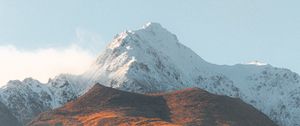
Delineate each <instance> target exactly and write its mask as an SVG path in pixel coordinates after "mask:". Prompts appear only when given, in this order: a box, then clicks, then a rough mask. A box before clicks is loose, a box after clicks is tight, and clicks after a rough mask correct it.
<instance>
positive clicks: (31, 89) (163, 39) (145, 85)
mask: <svg viewBox="0 0 300 126" xmlns="http://www.w3.org/2000/svg"><path fill="white" fill-rule="evenodd" d="M299 81H300V77H299V75H298V74H296V73H294V72H292V71H290V70H287V69H281V68H276V67H273V66H271V65H267V64H258V63H250V64H237V65H234V66H226V65H215V64H211V63H208V62H206V61H204V60H203V59H202V58H201V57H199V56H198V55H197V54H196V53H194V52H193V51H192V50H191V49H189V48H188V47H186V46H184V45H182V44H180V43H179V41H178V40H177V38H176V36H175V35H174V34H172V33H170V32H169V31H167V30H166V29H164V28H163V27H162V26H161V25H160V24H158V23H148V24H146V25H145V26H144V27H143V28H141V29H139V30H134V31H125V32H122V33H120V34H118V35H117V36H116V37H115V38H114V39H113V40H112V42H111V43H110V44H109V45H108V46H107V48H106V49H105V50H104V51H103V52H102V53H101V54H100V56H99V57H98V58H97V60H96V62H95V63H94V64H93V65H92V66H91V68H90V69H89V70H87V71H86V72H85V73H84V74H82V75H80V76H73V75H59V76H57V77H56V78H54V79H51V80H49V82H48V83H47V84H41V83H39V82H38V81H35V80H32V79H28V80H24V81H23V82H20V81H11V82H9V83H8V85H7V86H5V87H3V88H2V89H1V92H0V95H1V99H2V101H3V103H4V104H6V105H7V106H8V108H10V109H11V110H12V111H13V114H14V115H15V116H16V117H17V118H18V119H19V120H21V121H22V122H23V123H24V122H27V121H28V119H30V118H31V117H33V116H35V115H36V114H37V113H39V112H42V111H44V110H47V109H51V108H55V107H58V106H61V105H62V104H64V103H66V102H67V101H69V100H72V99H74V98H76V97H78V96H79V95H81V94H83V93H85V91H87V89H89V88H90V87H91V86H92V84H94V83H95V82H100V83H101V84H105V85H106V86H111V87H114V88H118V89H121V90H126V91H132V92H141V93H144V92H161V91H170V90H175V89H182V88H186V87H200V88H202V89H205V90H207V91H209V92H212V93H215V94H221V95H227V96H231V97H238V98H241V99H242V100H244V101H245V102H247V103H249V104H251V105H253V106H254V107H256V108H257V109H259V110H261V111H262V112H264V113H265V114H266V115H268V116H269V117H270V118H271V119H272V120H274V121H275V122H277V123H278V124H279V125H283V126H291V125H292V126H297V125H300V102H299V101H300V82H299ZM34 108H37V109H34Z"/></svg>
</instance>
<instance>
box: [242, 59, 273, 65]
mask: <svg viewBox="0 0 300 126" xmlns="http://www.w3.org/2000/svg"><path fill="white" fill-rule="evenodd" d="M246 65H256V66H266V65H268V64H267V63H264V62H261V61H258V60H254V61H250V62H248V63H246Z"/></svg>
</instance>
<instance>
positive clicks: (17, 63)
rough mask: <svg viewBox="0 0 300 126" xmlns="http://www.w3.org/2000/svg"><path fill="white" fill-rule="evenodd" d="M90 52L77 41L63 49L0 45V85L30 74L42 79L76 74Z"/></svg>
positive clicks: (90, 57)
mask: <svg viewBox="0 0 300 126" xmlns="http://www.w3.org/2000/svg"><path fill="white" fill-rule="evenodd" d="M94 58H95V57H94V56H93V55H92V54H91V53H89V52H88V51H86V50H83V49H82V48H81V47H79V46H77V45H71V46H69V47H67V48H64V49H55V48H45V49H37V50H31V51H25V50H20V49H18V48H16V47H14V46H12V45H8V46H0V59H1V61H0V62H1V65H0V85H1V86H2V85H4V84H6V82H7V81H9V80H16V79H20V80H22V79H24V78H26V77H32V78H35V79H38V80H40V81H42V82H46V81H47V80H48V79H49V78H50V77H54V76H56V75H58V74H60V73H72V74H80V73H82V72H84V71H85V70H86V69H87V68H88V67H89V66H90V64H91V63H92V61H93V60H94Z"/></svg>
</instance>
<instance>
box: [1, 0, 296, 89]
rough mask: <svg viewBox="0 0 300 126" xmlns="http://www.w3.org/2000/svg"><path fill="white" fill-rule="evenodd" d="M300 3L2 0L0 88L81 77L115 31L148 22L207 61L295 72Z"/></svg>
mask: <svg viewBox="0 0 300 126" xmlns="http://www.w3.org/2000/svg"><path fill="white" fill-rule="evenodd" d="M299 5H300V1H299V0H288V1H282V0H185V1H183V0H151V1H150V0H144V1H141V0H126V1H121V0H89V1H86V0H63V1H62V0H26V1H25V0H0V59H1V65H0V76H1V79H0V84H1V83H5V82H6V81H8V80H13V79H24V78H25V77H33V78H36V79H39V80H40V81H42V82H46V80H48V78H49V77H54V76H55V75H57V74H59V73H73V74H80V73H82V72H83V71H84V70H85V69H86V68H87V67H88V66H89V64H90V63H91V62H92V61H93V60H94V58H95V57H96V56H97V54H99V53H100V52H101V50H102V49H103V48H104V47H105V45H106V44H107V43H108V42H109V41H110V40H112V38H113V37H114V36H115V35H116V34H118V33H120V32H122V31H124V30H131V29H133V30H134V29H138V28H140V27H141V26H142V25H144V24H145V23H147V22H150V21H151V22H158V23H160V24H161V25H162V26H163V27H165V28H166V29H168V30H169V31H171V32H172V33H174V34H176V35H177V37H178V39H179V41H180V42H181V43H182V44H184V45H186V46H188V47H190V48H191V49H192V50H194V51H195V52H196V53H197V54H198V55H199V56H201V57H202V58H203V59H205V60H206V61H208V62H211V63H215V64H222V65H223V64H227V65H233V64H237V63H246V62H248V61H253V60H258V61H261V62H266V63H269V64H271V65H273V66H276V67H280V68H288V69H291V70H292V71H294V72H297V73H300V49H299V47H300V35H299V34H300V14H299V12H300V8H299ZM37 66H38V67H37Z"/></svg>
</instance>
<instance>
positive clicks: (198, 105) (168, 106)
mask: <svg viewBox="0 0 300 126" xmlns="http://www.w3.org/2000/svg"><path fill="white" fill-rule="evenodd" d="M28 125H32V126H45V125H55V126H56V125H64V126H70V125H78V126H102V125H107V126H112V125H123V126H129V125H168V126H173V125H191V126H195V125H199V126H202V125H203V126H275V124H274V123H273V122H272V121H271V120H270V119H268V118H267V117H266V116H265V115H264V114H263V113H261V112H259V111H257V110H256V109H254V108H253V107H252V106H250V105H248V104H245V103H244V102H242V101H241V100H238V99H233V98H229V97H226V96H218V95H213V94H210V93H208V92H206V91H204V90H201V89H198V88H191V89H185V90H180V91H175V92H171V93H166V94H157V95H144V94H136V93H130V92H125V91H120V90H116V89H113V88H108V87H104V86H102V85H100V84H96V85H95V86H94V87H93V88H92V89H91V90H89V91H88V92H87V93H86V94H85V95H83V96H81V97H79V98H78V99H77V100H75V101H73V102H69V103H67V104H66V105H65V106H63V107H61V108H58V109H55V110H53V111H50V112H45V113H42V114H40V115H39V116H38V117H37V118H36V119H34V120H33V121H32V122H31V123H29V124H28Z"/></svg>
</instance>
